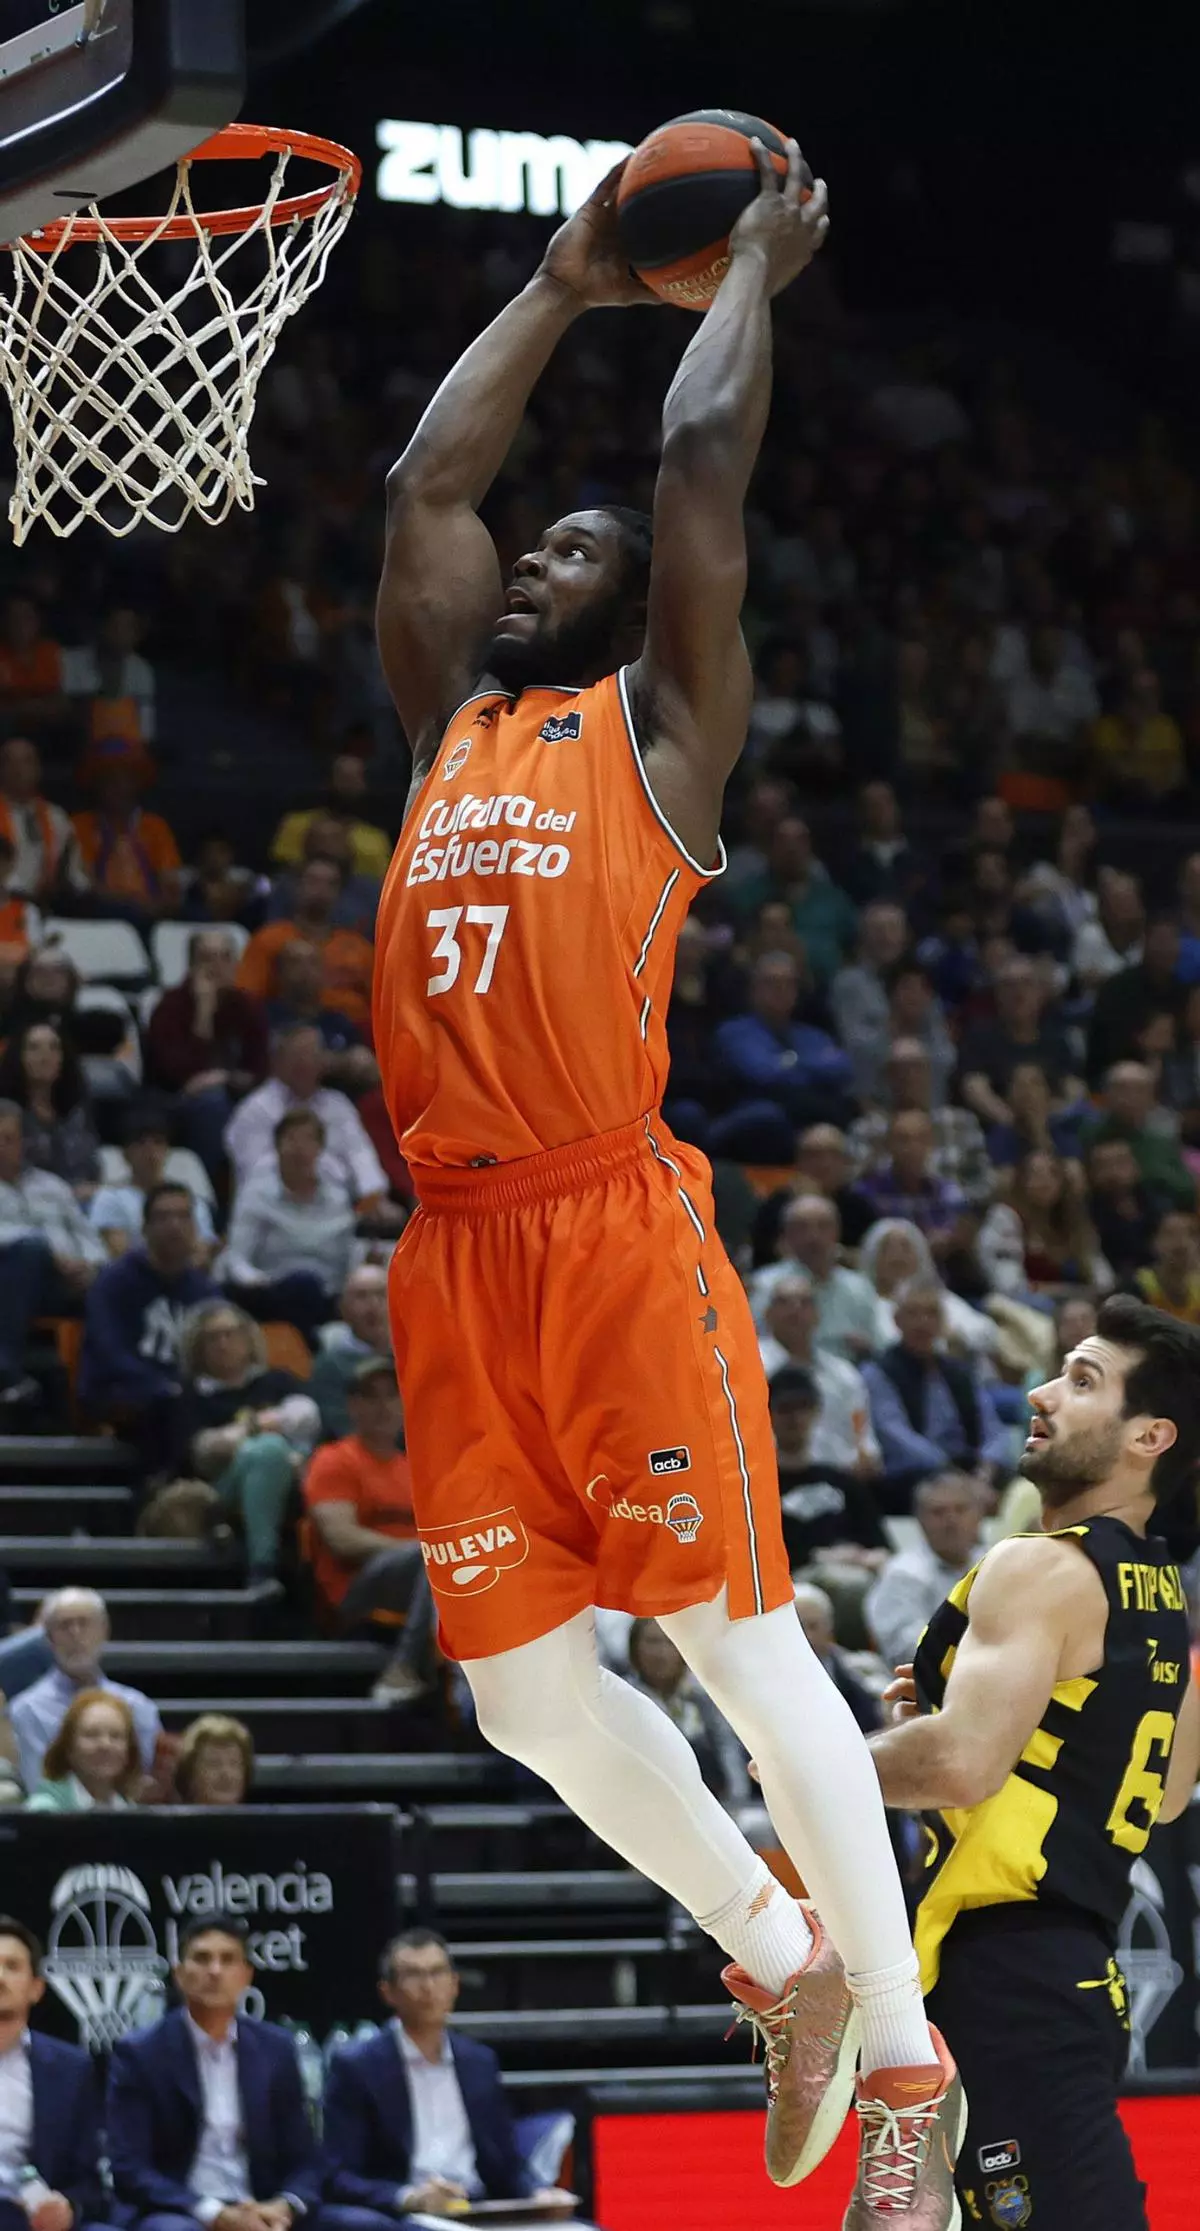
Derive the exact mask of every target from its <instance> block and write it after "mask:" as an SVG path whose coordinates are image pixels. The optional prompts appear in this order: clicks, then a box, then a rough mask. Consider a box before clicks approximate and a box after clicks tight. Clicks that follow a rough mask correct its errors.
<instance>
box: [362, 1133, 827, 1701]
mask: <svg viewBox="0 0 1200 2231" xmlns="http://www.w3.org/2000/svg"><path fill="white" fill-rule="evenodd" d="M413 1175H414V1179H415V1180H416V1183H417V1190H418V1193H419V1196H420V1201H421V1206H420V1208H419V1210H418V1211H417V1213H416V1215H415V1216H414V1217H413V1218H412V1220H411V1222H410V1224H409V1225H408V1228H407V1230H406V1231H405V1233H404V1236H403V1238H402V1240H401V1242H400V1245H399V1247H398V1248H397V1250H396V1253H395V1256H394V1258H393V1262H392V1271H391V1283H390V1301H391V1315H392V1331H393V1337H394V1340H395V1348H396V1360H397V1366H398V1370H399V1376H400V1384H401V1387H402V1390H403V1394H404V1401H405V1412H406V1418H407V1433H408V1452H409V1461H410V1465H411V1469H412V1481H413V1502H414V1511H415V1516H416V1520H417V1526H418V1529H419V1531H420V1536H421V1547H422V1552H423V1555H424V1559H425V1569H426V1572H427V1573H428V1576H429V1580H430V1583H431V1585H432V1588H433V1591H434V1600H435V1602H436V1604H437V1608H438V1613H439V1619H440V1626H441V1634H442V1642H443V1646H444V1647H445V1648H446V1649H447V1650H448V1651H449V1652H450V1654H451V1655H452V1656H454V1657H456V1658H483V1657H490V1656H492V1655H493V1654H494V1653H495V1652H497V1651H500V1650H512V1649H515V1648H516V1647H517V1646H518V1645H519V1644H521V1643H524V1642H532V1641H533V1640H534V1639H535V1638H536V1637H537V1636H538V1635H543V1634H548V1633H549V1632H550V1631H551V1629H552V1628H554V1627H557V1626H559V1625H561V1624H562V1622H563V1621H564V1620H566V1619H570V1618H572V1617H574V1615H575V1614H576V1612H579V1611H582V1610H583V1609H584V1608H585V1606H587V1605H588V1604H593V1603H596V1604H604V1605H608V1606H611V1607H612V1608H614V1609H616V1610H621V1611H631V1612H635V1613H637V1614H639V1615H642V1616H646V1617H653V1616H654V1615H655V1614H657V1613H661V1612H670V1611H679V1610H681V1609H683V1608H684V1607H685V1606H686V1605H689V1604H695V1603H703V1602H707V1601H708V1600H710V1599H711V1598H712V1597H713V1596H715V1595H717V1594H718V1593H719V1591H720V1589H721V1587H722V1586H723V1585H726V1584H727V1585H728V1589H729V1608H730V1613H731V1616H732V1617H733V1618H735V1619H741V1618H748V1617H750V1616H751V1615H752V1614H754V1613H756V1612H761V1611H771V1610H774V1609H775V1608H776V1607H777V1606H778V1605H780V1604H783V1603H787V1602H789V1601H790V1599H791V1580H790V1577H789V1574H788V1564H787V1557H786V1554H785V1551H784V1546H783V1535H782V1527H781V1521H780V1509H779V1480H778V1474H777V1471H776V1466H775V1448H774V1441H773V1437H772V1434H771V1428H770V1421H769V1417H768V1412H767V1391H766V1384H765V1381H764V1379H763V1372H762V1365H761V1362H760V1360H759V1354H758V1343H757V1340H756V1338H755V1333H754V1327H753V1323H752V1320H751V1316H750V1310H749V1306H748V1304H747V1301H746V1297H745V1294H744V1293H743V1291H742V1287H741V1284H740V1282H739V1280H738V1278H737V1275H736V1273H735V1271H734V1269H733V1266H732V1264H731V1263H730V1261H729V1258H728V1256H727V1255H726V1253H725V1250H724V1248H723V1247H722V1245H721V1242H720V1241H719V1240H718V1238H717V1236H716V1229H715V1225H714V1221H713V1205H712V1192H711V1187H710V1182H709V1173H708V1166H707V1164H706V1163H705V1161H704V1159H703V1157H702V1156H700V1155H698V1154H696V1153H694V1152H693V1151H692V1150H691V1149H689V1148H687V1147H683V1146H680V1145H679V1144H678V1143H677V1141H676V1140H674V1139H673V1138H672V1136H671V1134H670V1133H669V1132H668V1131H667V1130H666V1129H665V1127H664V1126H663V1125H662V1124H661V1123H660V1122H659V1120H658V1119H657V1118H656V1117H643V1118H642V1119H641V1120H640V1121H639V1122H638V1123H636V1124H631V1125H629V1126H628V1127H627V1128H625V1129H624V1130H621V1131H613V1132H607V1133H604V1134H603V1135H602V1136H600V1137H597V1138H594V1139H587V1140H584V1141H582V1142H580V1143H579V1144H577V1145H573V1146H570V1147H560V1148H558V1149H556V1150H555V1151H554V1152H552V1153H547V1154H537V1155H531V1156H530V1157H529V1158H528V1159H526V1160H522V1161H519V1162H508V1163H498V1164H492V1165H490V1166H489V1167H487V1168H484V1169H479V1170H453V1171H451V1170H442V1169H432V1168H426V1169H422V1170H420V1171H419V1172H418V1171H414V1173H413Z"/></svg>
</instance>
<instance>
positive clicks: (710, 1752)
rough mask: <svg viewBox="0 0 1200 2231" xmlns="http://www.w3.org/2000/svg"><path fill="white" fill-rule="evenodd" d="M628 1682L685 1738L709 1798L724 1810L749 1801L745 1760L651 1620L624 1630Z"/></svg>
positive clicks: (729, 1731) (730, 1732) (726, 1726)
mask: <svg viewBox="0 0 1200 2231" xmlns="http://www.w3.org/2000/svg"><path fill="white" fill-rule="evenodd" d="M628 1679H629V1683H630V1686H631V1687H632V1688H635V1689H640V1690H641V1693H642V1695H643V1696H648V1697H651V1698H652V1699H653V1701H654V1703H655V1704H657V1706H658V1708H659V1710H660V1712H665V1713H666V1715H667V1718H668V1719H669V1720H674V1722H675V1725H676V1727H677V1728H678V1729H679V1730H680V1733H681V1734H683V1735H686V1737H687V1739H688V1742H689V1743H690V1744H691V1746H692V1749H693V1751H694V1752H695V1754H696V1762H697V1764H698V1766H699V1768H700V1772H701V1774H702V1775H703V1777H704V1780H705V1781H706V1782H707V1784H708V1787H709V1788H710V1789H711V1790H712V1792H713V1795H714V1796H715V1797H719V1798H720V1800H721V1803H722V1804H723V1805H728V1806H730V1807H734V1806H737V1805H742V1804H745V1803H746V1802H747V1801H748V1799H749V1797H750V1777H749V1774H748V1772H747V1761H746V1754H745V1752H744V1751H743V1749H742V1746H741V1744H740V1743H739V1742H738V1739H737V1737H736V1735H735V1734H734V1732H733V1729H732V1728H731V1727H730V1726H729V1724H728V1722H727V1721H726V1720H723V1719H722V1718H721V1715H720V1713H719V1712H718V1710H717V1708H716V1705H715V1704H714V1703H713V1701H712V1699H711V1697H708V1696H706V1695H705V1693H704V1690H703V1689H702V1688H701V1687H700V1685H699V1683H698V1682H696V1681H695V1680H693V1678H692V1675H691V1674H690V1673H689V1671H688V1669H687V1666H686V1664H685V1663H684V1660H683V1658H682V1657H681V1656H680V1653H679V1651H678V1650H677V1649H676V1648H675V1645H674V1643H673V1642H672V1641H671V1640H670V1638H669V1637H668V1636H667V1635H665V1634H664V1633H663V1631H662V1628H661V1627H660V1626H659V1624H658V1621H657V1620H656V1619H635V1620H634V1622H633V1625H632V1627H631V1628H630V1630H629V1672H628Z"/></svg>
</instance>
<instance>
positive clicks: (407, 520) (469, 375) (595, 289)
mask: <svg viewBox="0 0 1200 2231" xmlns="http://www.w3.org/2000/svg"><path fill="white" fill-rule="evenodd" d="M623 167H624V166H623V165H621V164H618V165H617V168H616V169H615V170H613V171H610V173H609V175H608V177H607V178H605V179H603V180H602V182H601V184H600V185H599V186H598V187H597V188H596V190H595V192H594V193H593V194H592V195H591V197H590V199H589V200H588V201H585V202H584V203H583V205H582V207H581V208H579V209H578V210H576V212H575V215H574V216H573V217H571V218H569V219H568V221H567V223H566V224H565V225H563V226H561V227H560V229H559V231H558V232H556V234H555V235H554V238H553V240H552V241H551V242H550V246H549V247H548V249H547V250H546V254H545V256H544V258H543V260H542V263H541V266H540V268H539V269H538V271H537V272H536V273H535V275H534V277H533V278H532V279H531V280H530V282H529V285H528V286H527V287H525V288H524V289H523V290H522V292H521V293H520V294H519V295H518V296H517V297H516V300H515V301H513V302H510V303H509V304H508V305H507V307H506V308H505V309H503V310H502V311H501V312H500V315H499V317H497V318H495V319H493V321H492V323H491V325H489V326H488V327H487V329H486V331H485V332H483V333H481V334H480V335H479V337H478V339H477V340H475V341H473V342H472V343H471V346H470V348H469V349H468V350H467V351H466V353H465V354H464V355H463V356H462V357H460V359H459V361H458V363H457V364H456V365H455V367H454V370H453V371H452V372H451V373H450V374H449V375H448V377H447V378H446V379H444V380H443V382H442V384H441V386H440V388H439V389H438V391H437V394H436V395H435V396H434V398H433V401H432V402H431V403H430V405H429V408H428V409H427V411H426V412H425V415H424V417H423V418H422V420H421V422H420V425H419V426H418V427H417V430H416V432H415V433H414V435H413V437H412V440H411V441H410V443H409V445H408V447H407V449H406V450H405V452H404V454H403V456H402V457H401V458H400V459H399V461H398V463H397V464H395V465H393V467H392V470H391V472H390V473H389V475H388V483H387V496H388V517H387V548H386V554H385V557H384V566H383V579H382V581H381V583H380V589H379V601H378V607H377V613H376V624H377V628H378V635H379V652H380V657H381V659H382V661H383V669H384V673H385V674H386V676H387V681H388V687H389V689H390V690H391V693H392V696H393V698H394V700H395V703H396V709H397V711H398V712H399V714H400V718H401V720H402V721H403V723H404V728H405V732H406V734H407V736H408V740H409V743H410V745H411V747H412V752H413V759H414V780H420V779H421V778H422V777H423V775H424V774H425V773H426V772H427V770H428V767H429V764H430V763H431V761H432V758H433V756H434V754H435V752H436V750H437V747H438V743H439V742H440V739H441V735H442V731H443V729H444V727H445V724H446V722H447V721H448V719H449V718H450V715H451V714H452V713H453V712H454V710H455V708H456V706H457V705H459V704H461V703H462V700H463V698H464V697H467V696H469V694H470V692H471V690H472V688H473V687H474V685H475V683H476V681H477V680H478V677H479V672H480V662H481V659H482V657H483V654H484V652H485V651H486V648H487V643H488V637H489V634H490V631H491V629H492V627H493V625H494V624H495V622H496V620H497V618H498V617H499V613H500V605H501V586H500V566H499V561H498V559H497V556H496V550H495V545H494V544H493V542H492V538H491V536H490V534H489V533H488V531H487V529H486V527H485V526H484V525H483V522H482V521H481V520H480V518H479V517H478V507H479V505H480V504H481V503H482V501H483V498H484V497H485V496H486V494H487V491H488V489H489V488H490V486H491V484H492V482H493V480H494V479H495V477H496V474H497V473H498V472H499V470H500V467H501V466H502V464H503V463H504V460H505V457H506V456H507V455H508V451H509V449H510V448H511V446H512V442H513V440H514V437H515V435H516V433H517V430H518V428H519V426H520V424H521V419H522V417H523V415H524V411H525V406H526V404H527V403H528V401H529V397H530V395H531V394H532V392H533V389H534V386H535V385H536V383H537V380H538V378H539V377H540V375H541V373H542V372H543V371H544V370H545V367H546V365H547V364H548V362H549V360H550V357H551V355H552V353H553V351H554V348H555V344H556V343H557V342H558V341H559V340H560V339H561V337H562V335H563V334H564V333H565V332H566V330H567V328H568V326H569V325H570V324H571V323H572V322H573V320H574V319H575V318H576V317H578V315H579V313H580V311H581V310H585V309H588V308H592V307H599V306H601V305H603V304H612V305H623V304H626V303H633V302H651V301H653V300H654V297H653V295H651V294H650V292H649V290H648V289H647V288H645V287H643V286H642V284H641V282H640V280H638V279H635V278H634V277H633V275H632V273H631V272H630V270H629V267H628V265H627V264H626V263H625V262H624V261H623V259H622V257H621V254H620V250H619V247H618V244H617V238H616V223H615V212H616V193H617V186H618V184H619V181H620V175H621V170H622V168H623Z"/></svg>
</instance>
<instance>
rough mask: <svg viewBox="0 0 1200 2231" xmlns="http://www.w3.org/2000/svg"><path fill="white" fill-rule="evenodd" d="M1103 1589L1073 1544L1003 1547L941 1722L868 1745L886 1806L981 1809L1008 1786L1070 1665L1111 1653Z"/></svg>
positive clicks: (976, 1597)
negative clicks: (1076, 1658)
mask: <svg viewBox="0 0 1200 2231" xmlns="http://www.w3.org/2000/svg"><path fill="white" fill-rule="evenodd" d="M1104 1621H1105V1599H1104V1588H1103V1583H1102V1582H1101V1580H1100V1578H1099V1576H1098V1574H1097V1572H1096V1569H1095V1567H1094V1566H1093V1565H1091V1564H1089V1563H1088V1562H1087V1560H1086V1559H1085V1558H1084V1557H1082V1556H1081V1555H1080V1554H1079V1551H1078V1550H1077V1549H1075V1547H1074V1546H1073V1545H1072V1544H1071V1543H1070V1542H1065V1541H1064V1542H1051V1541H1045V1540H1042V1541H1032V1540H1029V1541H1027V1540H1014V1541H1010V1542H1002V1543H1000V1544H999V1545H998V1546H997V1548H995V1549H994V1550H992V1552H991V1554H990V1555H989V1556H988V1558H987V1559H986V1560H985V1562H984V1565H983V1568H982V1570H981V1572H980V1574H979V1577H978V1579H977V1580H976V1582H975V1585H974V1587H973V1588H972V1590H971V1603H970V1625H969V1626H968V1628H967V1631H966V1633H965V1635H964V1636H963V1639H962V1641H961V1643H960V1644H959V1646H958V1650H957V1652H956V1653H955V1659H954V1664H953V1666H952V1668H951V1672H950V1678H949V1680H948V1682H947V1684H946V1694H945V1697H944V1699H943V1701H942V1708H941V1711H940V1712H934V1713H931V1714H929V1715H928V1716H927V1717H924V1718H920V1719H911V1718H910V1719H905V1720H903V1722H902V1723H901V1724H900V1725H899V1726H893V1727H890V1728H884V1729H882V1730H881V1732H880V1733H879V1734H878V1735H873V1736H872V1737H871V1738H870V1751H871V1756H872V1758H873V1759H874V1761H875V1769H876V1772H877V1773H878V1775H879V1781H880V1787H881V1788H882V1790H883V1799H884V1803H885V1805H896V1806H902V1807H904V1808H906V1809H911V1810H912V1811H914V1812H940V1811H943V1810H946V1809H951V1810H953V1809H956V1808H960V1807H966V1806H968V1805H980V1804H982V1803H983V1801H984V1799H985V1798H988V1797H993V1796H994V1795H995V1793H996V1791H997V1790H998V1789H1000V1788H1001V1787H1002V1786H1003V1784H1004V1783H1005V1782H1006V1781H1007V1779H1008V1776H1009V1775H1010V1774H1011V1773H1012V1770H1013V1768H1014V1766H1015V1765H1016V1764H1017V1761H1018V1759H1019V1758H1020V1756H1021V1753H1022V1751H1023V1750H1024V1749H1025V1746H1026V1744H1027V1743H1028V1741H1029V1738H1030V1736H1031V1735H1032V1734H1033V1731H1034V1729H1035V1728H1036V1727H1037V1726H1038V1724H1039V1722H1040V1720H1041V1719H1042V1716H1043V1714H1044V1713H1045V1710H1046V1707H1047V1705H1048V1704H1049V1702H1050V1698H1051V1696H1052V1694H1053V1691H1054V1687H1055V1684H1056V1683H1057V1682H1058V1681H1059V1680H1060V1679H1062V1678H1063V1677H1064V1672H1065V1671H1070V1672H1074V1671H1076V1670H1077V1668H1076V1666H1075V1665H1074V1664H1073V1663H1070V1662H1069V1661H1070V1660H1071V1659H1072V1656H1073V1654H1074V1655H1078V1654H1079V1653H1080V1652H1081V1651H1082V1655H1083V1657H1084V1658H1085V1659H1087V1658H1088V1657H1089V1645H1090V1644H1092V1643H1096V1642H1097V1641H1098V1644H1099V1654H1100V1655H1101V1656H1102V1655H1103V1649H1104V1642H1103V1636H1104Z"/></svg>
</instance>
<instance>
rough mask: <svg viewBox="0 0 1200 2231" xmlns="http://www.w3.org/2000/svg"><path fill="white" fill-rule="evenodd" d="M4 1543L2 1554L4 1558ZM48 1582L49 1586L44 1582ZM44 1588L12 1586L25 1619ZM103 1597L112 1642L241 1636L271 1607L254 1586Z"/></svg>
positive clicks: (130, 1591) (265, 1593) (270, 1597)
mask: <svg viewBox="0 0 1200 2231" xmlns="http://www.w3.org/2000/svg"><path fill="white" fill-rule="evenodd" d="M7 1555H8V1545H7V1543H6V1544H5V1545H4V1549H3V1558H4V1561H5V1562H7ZM48 1585H51V1584H50V1583H48ZM45 1592H46V1591H45V1588H14V1589H13V1592H12V1593H13V1603H14V1605H15V1606H16V1608H17V1610H18V1612H19V1613H20V1614H21V1616H22V1618H24V1619H25V1620H30V1619H34V1618H36V1617H37V1611H38V1606H39V1604H40V1603H41V1601H42V1598H43V1596H44V1595H45ZM104 1601H105V1603H106V1604H107V1605H108V1615H109V1618H110V1619H111V1620H112V1630H113V1635H114V1637H115V1639H116V1641H117V1642H127V1641H138V1642H150V1641H154V1640H156V1639H157V1638H158V1637H160V1636H161V1638H162V1639H163V1641H165V1642H178V1641H180V1640H182V1639H184V1638H185V1637H186V1638H187V1639H188V1640H191V1641H195V1642H204V1641H218V1640H226V1641H231V1642H236V1641H244V1640H246V1639H247V1638H249V1637H250V1636H251V1635H253V1633H254V1631H255V1628H256V1626H257V1625H259V1624H261V1621H262V1618H263V1615H264V1613H265V1612H266V1611H268V1610H273V1609H274V1605H275V1596H274V1592H273V1591H272V1590H270V1589H266V1588H262V1587H255V1588H171V1589H170V1591H169V1592H164V1591H163V1589H161V1588H109V1587H108V1586H107V1585H106V1586H105V1589H104Z"/></svg>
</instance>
